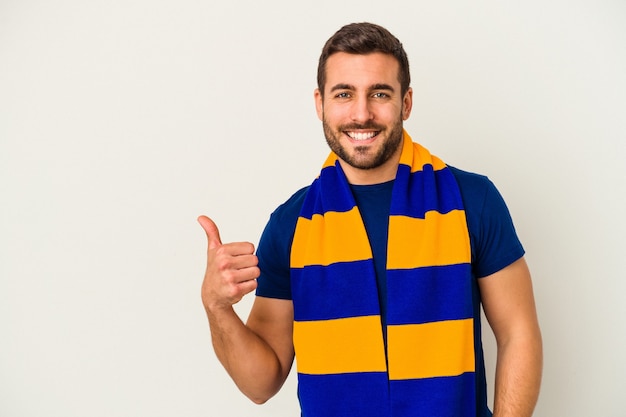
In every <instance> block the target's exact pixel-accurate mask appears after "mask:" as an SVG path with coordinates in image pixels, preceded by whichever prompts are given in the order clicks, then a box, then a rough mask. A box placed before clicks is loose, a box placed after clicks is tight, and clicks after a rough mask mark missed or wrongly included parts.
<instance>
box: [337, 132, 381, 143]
mask: <svg viewBox="0 0 626 417" xmlns="http://www.w3.org/2000/svg"><path fill="white" fill-rule="evenodd" d="M344 133H345V134H346V135H347V136H348V137H350V139H352V140H354V141H357V142H365V141H368V140H370V139H373V138H375V137H376V136H378V134H379V133H380V131H379V130H377V131H373V132H357V131H353V130H346V131H344Z"/></svg>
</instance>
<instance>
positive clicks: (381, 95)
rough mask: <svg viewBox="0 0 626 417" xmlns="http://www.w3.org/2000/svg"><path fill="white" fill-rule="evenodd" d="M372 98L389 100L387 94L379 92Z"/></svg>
mask: <svg viewBox="0 0 626 417" xmlns="http://www.w3.org/2000/svg"><path fill="white" fill-rule="evenodd" d="M372 96H373V97H374V98H389V94H387V93H383V92H380V91H379V92H378V93H374V94H373V95H372Z"/></svg>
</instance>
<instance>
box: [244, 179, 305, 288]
mask: <svg viewBox="0 0 626 417" xmlns="http://www.w3.org/2000/svg"><path fill="white" fill-rule="evenodd" d="M305 191H306V188H304V189H301V190H299V191H298V192H296V193H295V194H294V195H293V196H292V197H291V198H290V199H289V200H287V201H286V202H285V203H284V204H282V205H281V206H279V207H278V208H277V209H276V210H275V211H274V212H273V213H272V214H271V216H270V219H269V221H268V222H267V224H266V225H265V229H264V230H263V233H262V234H261V238H260V240H259V245H258V247H257V251H256V255H257V258H258V259H259V269H260V270H261V275H260V276H259V278H258V279H257V284H258V286H257V289H256V295H257V296H260V297H268V298H280V299H283V300H291V271H290V267H289V265H290V263H289V256H290V253H291V243H292V241H293V234H294V231H295V229H296V222H297V221H298V215H299V213H300V209H301V207H302V201H303V198H304V195H305V194H306V193H305Z"/></svg>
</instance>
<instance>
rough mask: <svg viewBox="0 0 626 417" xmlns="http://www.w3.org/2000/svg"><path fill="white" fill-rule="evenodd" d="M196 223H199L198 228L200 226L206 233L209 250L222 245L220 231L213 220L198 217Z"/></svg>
mask: <svg viewBox="0 0 626 417" xmlns="http://www.w3.org/2000/svg"><path fill="white" fill-rule="evenodd" d="M198 223H200V226H202V228H203V229H204V232H205V233H206V237H207V240H208V242H209V249H215V248H217V247H218V246H220V245H221V244H222V239H221V238H220V231H219V229H218V228H217V226H216V224H215V223H214V222H213V220H211V219H209V218H208V217H207V216H200V217H198Z"/></svg>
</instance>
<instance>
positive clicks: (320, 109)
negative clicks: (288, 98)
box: [313, 88, 324, 121]
mask: <svg viewBox="0 0 626 417" xmlns="http://www.w3.org/2000/svg"><path fill="white" fill-rule="evenodd" d="M313 96H314V97H315V111H316V112H317V117H318V118H319V119H320V120H322V121H323V120H324V100H323V99H322V93H321V92H320V89H319V88H316V89H315V92H314V93H313Z"/></svg>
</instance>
